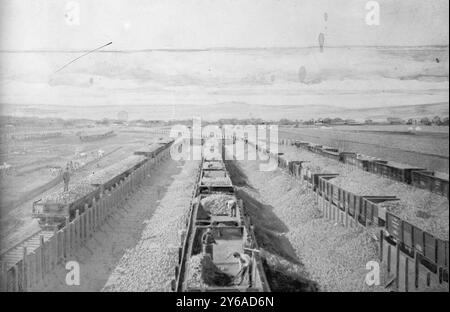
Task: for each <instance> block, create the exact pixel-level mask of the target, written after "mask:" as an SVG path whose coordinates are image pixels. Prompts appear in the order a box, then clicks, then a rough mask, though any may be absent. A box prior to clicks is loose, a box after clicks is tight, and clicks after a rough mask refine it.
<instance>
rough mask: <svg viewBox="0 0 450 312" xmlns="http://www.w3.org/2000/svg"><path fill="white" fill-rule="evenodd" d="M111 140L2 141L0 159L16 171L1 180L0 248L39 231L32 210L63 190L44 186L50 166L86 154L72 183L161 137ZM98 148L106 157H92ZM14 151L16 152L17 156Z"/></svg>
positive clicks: (68, 136) (139, 134) (145, 134)
mask: <svg viewBox="0 0 450 312" xmlns="http://www.w3.org/2000/svg"><path fill="white" fill-rule="evenodd" d="M115 132H116V133H117V135H116V136H114V137H109V138H106V139H103V140H98V141H92V142H82V141H80V140H79V138H78V137H77V136H76V135H75V134H74V133H72V132H70V131H66V132H64V134H63V136H62V137H59V138H54V139H48V140H34V141H23V142H12V141H8V142H3V144H2V146H1V147H2V150H1V151H2V159H3V161H6V162H8V163H11V164H12V165H13V166H14V167H15V168H16V169H15V171H13V173H12V174H11V175H8V176H5V175H4V176H2V177H1V180H0V186H1V189H0V194H1V198H2V200H1V204H2V205H1V207H0V208H1V209H0V228H1V230H0V249H1V250H4V249H6V248H8V246H11V245H14V244H16V243H17V242H19V241H20V240H22V239H24V238H25V237H27V236H29V235H31V234H33V233H35V232H36V231H38V230H39V227H38V225H37V221H36V220H34V219H32V218H31V207H32V203H33V201H35V200H38V199H40V198H41V197H42V195H43V194H45V193H46V192H52V191H54V190H55V189H58V188H63V186H62V184H61V183H60V184H58V185H56V186H54V187H51V188H46V185H47V184H48V183H49V182H50V181H52V180H53V179H55V178H56V177H55V176H52V175H51V174H50V169H49V167H52V166H57V165H62V166H64V165H65V164H66V163H67V161H69V160H72V159H74V157H75V154H76V152H79V153H86V154H87V157H86V158H83V159H79V161H80V162H84V163H85V164H86V165H85V167H83V168H82V169H80V170H78V171H76V172H75V173H74V174H73V176H72V177H71V180H72V182H75V181H76V180H78V179H82V178H83V177H84V176H87V175H89V174H91V173H92V171H95V170H99V169H102V168H105V167H107V166H110V165H112V164H114V163H115V162H117V161H118V160H120V159H123V158H125V157H127V156H130V155H132V154H133V152H134V150H135V149H136V148H137V147H139V146H142V145H143V144H146V143H149V142H151V141H153V140H154V139H156V138H158V137H159V136H160V135H155V134H152V133H150V132H149V131H130V130H128V131H126V132H125V131H121V130H120V129H115ZM99 149H101V150H103V151H104V153H105V156H104V157H103V158H100V159H96V157H94V156H93V155H94V154H97V151H98V150H99ZM16 152H17V153H16Z"/></svg>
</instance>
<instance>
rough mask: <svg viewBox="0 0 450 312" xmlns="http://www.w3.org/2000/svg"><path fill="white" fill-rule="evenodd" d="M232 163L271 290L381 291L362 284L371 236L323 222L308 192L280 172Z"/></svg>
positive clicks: (373, 256)
mask: <svg viewBox="0 0 450 312" xmlns="http://www.w3.org/2000/svg"><path fill="white" fill-rule="evenodd" d="M235 164H236V165H234V164H229V170H230V171H231V175H232V180H233V182H234V183H235V184H236V185H237V186H238V189H239V196H240V197H241V198H243V200H244V203H245V207H246V209H247V212H248V213H249V214H250V216H251V219H252V222H253V224H254V226H255V231H256V236H257V240H258V243H259V245H260V247H261V248H262V249H263V254H262V255H263V258H265V261H266V263H267V266H266V267H267V268H266V274H267V275H268V277H269V280H270V283H271V288H272V290H278V291H290V290H292V291H299V290H302V291H317V290H318V291H385V289H384V287H382V286H368V285H366V283H365V276H366V274H367V272H368V271H367V270H366V263H367V262H368V261H371V260H377V242H376V241H374V240H373V238H372V237H371V235H369V234H368V233H366V232H363V231H362V230H361V229H350V228H348V229H347V228H344V227H341V226H337V225H336V224H333V223H331V222H329V221H326V220H324V219H323V218H322V217H321V214H320V212H319V210H318V207H317V205H316V204H315V202H314V196H313V195H311V194H310V193H309V192H308V191H307V190H306V189H305V188H304V187H303V186H301V185H300V184H299V182H298V181H294V180H293V179H292V178H291V177H289V176H288V175H286V174H284V173H282V172H281V171H279V170H276V171H273V172H262V171H259V170H258V164H257V162H252V161H239V162H237V163H235ZM274 272H275V273H276V274H274ZM280 272H281V273H282V274H281V273H280ZM280 274H281V275H280ZM271 276H275V278H272V277H271ZM280 276H281V277H280Z"/></svg>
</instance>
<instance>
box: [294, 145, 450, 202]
mask: <svg viewBox="0 0 450 312" xmlns="http://www.w3.org/2000/svg"><path fill="white" fill-rule="evenodd" d="M287 142H289V143H290V144H291V145H295V146H296V147H298V148H303V149H306V150H308V151H311V152H313V153H316V154H319V155H322V156H325V157H328V158H331V159H335V160H337V161H340V162H342V163H345V164H350V165H353V166H356V167H358V168H360V169H362V170H364V171H367V172H371V173H375V174H378V175H381V176H384V177H387V178H390V179H393V180H396V181H399V182H403V183H406V184H409V185H413V186H415V187H418V188H423V189H427V190H429V191H431V192H434V193H437V194H440V195H443V196H447V197H449V183H448V177H443V176H441V175H439V174H437V173H435V172H433V171H430V170H427V169H424V168H420V167H415V166H409V165H405V164H401V163H397V162H393V161H386V160H383V159H379V158H375V157H371V156H367V155H362V154H358V153H355V152H347V151H344V152H340V151H339V150H338V149H337V148H333V147H327V146H323V145H319V144H314V143H310V142H305V141H291V140H288V141H287Z"/></svg>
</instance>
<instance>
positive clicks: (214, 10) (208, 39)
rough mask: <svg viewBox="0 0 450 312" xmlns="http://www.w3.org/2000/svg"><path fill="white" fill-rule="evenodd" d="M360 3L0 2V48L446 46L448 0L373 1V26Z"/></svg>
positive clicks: (327, 0) (290, 0)
mask: <svg viewBox="0 0 450 312" xmlns="http://www.w3.org/2000/svg"><path fill="white" fill-rule="evenodd" d="M73 2H75V3H78V7H79V15H78V16H79V23H76V20H77V18H76V17H75V18H73V17H74V12H75V11H76V10H74V9H73V8H74V6H73ZM367 2H368V1H365V0H95V1H92V0H69V1H66V0H20V1H17V0H1V1H0V19H1V21H0V29H1V36H0V49H1V50H87V49H92V48H95V47H98V46H100V45H102V44H105V43H107V42H110V41H112V42H113V44H112V45H111V46H109V47H108V49H110V50H140V49H204V48H215V47H232V48H252V47H305V46H317V45H318V36H319V34H320V33H324V34H325V45H329V46H346V45H371V46H372V45H374V46H377V45H382V46H386V45H387V46H391V45H396V46H403V45H406V46H417V45H448V36H449V13H448V6H449V2H448V0H427V1H425V0H379V1H378V3H379V5H380V24H379V25H378V26H375V25H371V26H370V25H367V24H366V14H367V13H368V11H367V10H366V8H365V6H366V3H367ZM70 8H72V9H70ZM75 15H76V14H75ZM71 21H72V22H71ZM73 21H75V22H73Z"/></svg>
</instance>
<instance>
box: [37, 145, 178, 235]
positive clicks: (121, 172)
mask: <svg viewBox="0 0 450 312" xmlns="http://www.w3.org/2000/svg"><path fill="white" fill-rule="evenodd" d="M172 142H173V141H171V140H169V141H164V142H161V143H160V144H158V145H154V146H152V148H151V149H148V151H149V152H150V153H149V154H148V155H131V156H129V157H127V158H125V159H122V160H121V161H119V162H117V163H116V164H113V165H112V166H109V167H106V168H104V169H102V170H99V171H97V172H95V173H93V174H92V175H90V176H88V177H85V179H84V180H83V181H81V182H78V183H73V184H72V185H70V184H69V191H67V192H63V191H62V190H56V191H54V192H51V193H49V194H47V195H46V196H44V197H43V198H41V199H39V200H37V201H34V202H33V204H32V217H33V218H36V219H38V222H39V225H40V227H41V228H42V229H45V230H53V229H57V228H60V227H61V226H63V224H64V223H65V220H66V218H69V220H72V219H73V218H74V217H75V215H76V212H77V211H78V212H79V213H80V214H81V213H83V211H84V209H85V205H86V204H89V203H91V202H92V201H93V200H94V199H95V200H98V199H99V198H100V196H103V194H105V193H106V192H108V191H109V190H111V189H112V188H113V187H114V186H115V185H116V184H118V183H119V182H120V181H122V180H124V179H125V178H126V177H128V176H129V175H130V174H131V173H132V172H134V171H135V170H137V169H138V168H140V167H141V166H142V165H144V164H145V163H146V162H147V161H148V160H149V159H151V158H152V157H155V156H156V155H159V154H161V153H162V152H163V151H167V152H168V149H169V148H170V146H171V144H172Z"/></svg>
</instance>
